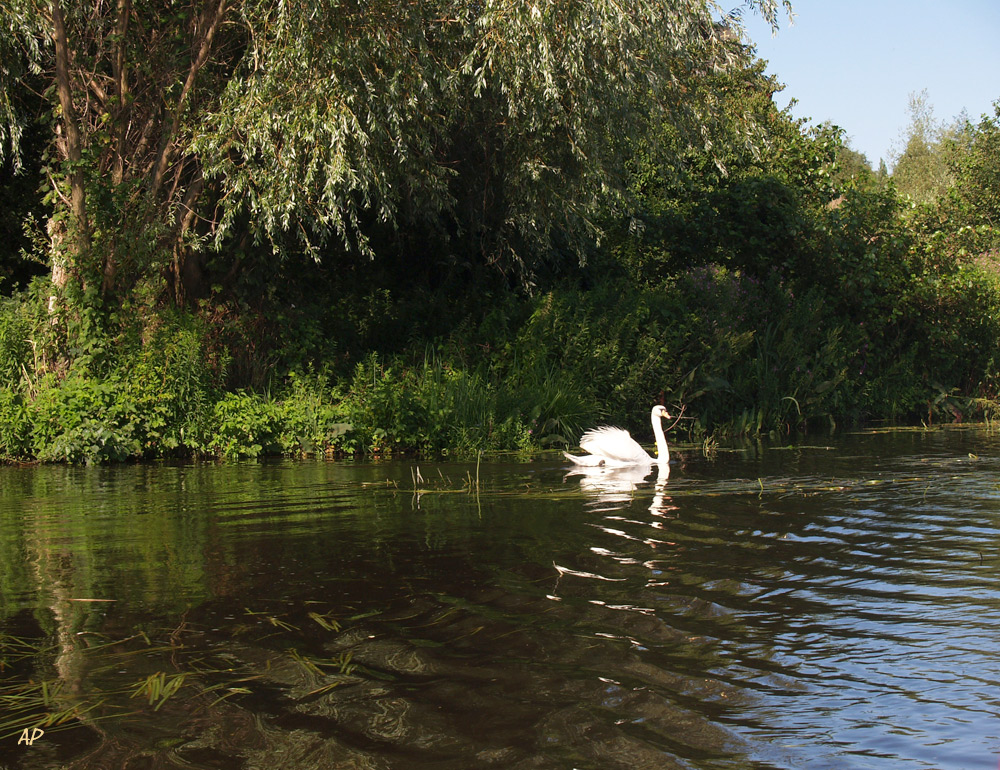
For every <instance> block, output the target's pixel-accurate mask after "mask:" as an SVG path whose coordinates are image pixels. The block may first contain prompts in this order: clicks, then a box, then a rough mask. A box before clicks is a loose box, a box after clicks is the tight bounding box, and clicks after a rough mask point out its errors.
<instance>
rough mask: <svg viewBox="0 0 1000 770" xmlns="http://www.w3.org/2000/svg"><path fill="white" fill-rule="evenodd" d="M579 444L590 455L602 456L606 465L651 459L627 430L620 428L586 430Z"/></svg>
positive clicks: (639, 462) (646, 461)
mask: <svg viewBox="0 0 1000 770" xmlns="http://www.w3.org/2000/svg"><path fill="white" fill-rule="evenodd" d="M580 446H581V447H582V448H583V449H584V450H586V451H587V452H590V454H591V455H594V456H596V457H600V458H603V459H604V461H605V464H607V465H640V464H643V463H647V464H648V463H651V462H652V461H653V460H652V458H651V457H650V456H649V455H648V454H646V450H645V449H643V448H642V447H641V446H639V444H638V443H636V441H635V439H633V438H632V437H631V436H630V435H629V433H628V431H627V430H622V429H621V428H607V427H605V428H594V429H593V430H588V431H587V432H586V433H584V434H583V437H582V438H581V439H580Z"/></svg>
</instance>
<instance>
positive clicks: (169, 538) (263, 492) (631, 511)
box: [0, 429, 1000, 770]
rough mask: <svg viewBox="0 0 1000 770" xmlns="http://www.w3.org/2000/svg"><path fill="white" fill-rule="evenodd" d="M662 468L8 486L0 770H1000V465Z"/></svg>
mask: <svg viewBox="0 0 1000 770" xmlns="http://www.w3.org/2000/svg"><path fill="white" fill-rule="evenodd" d="M679 454H680V459H681V462H680V463H678V464H675V465H674V466H673V468H672V471H671V475H670V478H669V479H668V480H666V481H665V482H664V481H663V480H660V479H657V477H656V472H655V471H654V472H653V474H651V475H650V476H649V477H648V478H646V479H639V478H629V477H628V475H620V474H619V475H603V476H602V475H598V476H582V477H581V476H569V477H567V476H566V468H565V465H564V464H563V463H562V462H560V461H558V460H555V459H551V458H549V459H542V460H535V461H533V462H528V463H515V462H489V463H487V462H485V461H484V462H483V464H482V465H481V466H480V467H479V468H478V470H477V468H476V465H475V464H474V463H473V464H457V463H441V464H436V463H430V462H421V463H419V471H420V474H421V478H422V480H418V479H416V477H415V475H416V465H418V464H417V463H414V462H397V463H383V464H350V463H267V464H260V465H237V466H215V465H197V466H184V467H173V466H142V467H120V468H64V467H37V468H27V469H19V468H0V633H2V634H3V637H2V641H0V736H2V737H0V768H4V769H5V770H6V768H57V767H60V768H61V767H69V768H109V769H113V768H248V769H249V768H267V769H268V770H277V769H278V768H456V769H458V768H492V767H498V768H657V769H660V768H668V769H669V768H718V769H720V770H722V769H735V768H740V769H743V768H878V769H880V770H881V769H883V768H884V769H885V770H889V768H892V769H893V770H895V769H896V768H904V769H906V768H934V769H935V770H950V769H952V768H954V769H955V770H959V769H960V770H977V769H978V768H982V769H983V770H996V768H997V767H998V761H1000V437H998V436H997V435H996V434H991V433H989V432H987V431H984V430H979V429H955V430H943V431H936V432H924V431H904V432H895V433H886V434H874V435H856V436H846V437H838V438H834V439H821V440H819V443H812V444H810V445H801V446H798V447H792V448H765V449H761V448H755V449H753V450H746V451H720V452H719V453H718V454H717V455H716V456H715V457H714V458H706V457H704V456H703V455H702V454H701V453H700V451H697V450H688V451H684V452H681V453H679ZM477 473H478V484H477V482H476V477H477ZM45 720H47V722H48V723H44V722H45ZM56 722H59V724H56ZM36 724H42V727H41V728H39V729H40V730H42V731H43V734H41V735H38V737H37V739H36V740H35V741H34V742H33V743H32V744H31V745H30V746H29V745H28V744H27V742H26V741H25V740H24V733H23V732H22V731H23V730H24V729H25V728H26V727H33V726H34V725H36ZM30 735H31V732H30V730H29V736H30ZM19 741H20V742H19Z"/></svg>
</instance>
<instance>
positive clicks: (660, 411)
mask: <svg viewBox="0 0 1000 770" xmlns="http://www.w3.org/2000/svg"><path fill="white" fill-rule="evenodd" d="M653 417H662V418H669V417H670V412H668V411H667V408H666V407H664V406H660V405H659V404H657V405H656V406H654V407H653Z"/></svg>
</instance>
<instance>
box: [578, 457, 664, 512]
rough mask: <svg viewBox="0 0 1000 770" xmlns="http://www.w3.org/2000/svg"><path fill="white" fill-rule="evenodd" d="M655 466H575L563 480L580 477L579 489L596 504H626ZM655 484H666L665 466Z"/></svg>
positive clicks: (659, 472)
mask: <svg viewBox="0 0 1000 770" xmlns="http://www.w3.org/2000/svg"><path fill="white" fill-rule="evenodd" d="M654 470H656V466H655V465H633V466H629V467H626V468H614V467H606V466H600V465H599V466H586V465H577V466H574V467H573V468H571V469H570V470H569V472H567V474H566V476H565V477H564V480H567V479H570V478H572V477H574V476H579V477H580V489H581V490H583V491H584V492H586V493H587V494H589V495H590V496H592V497H593V498H594V500H595V501H596V502H598V503H627V502H629V501H630V500H632V498H633V496H634V493H635V491H636V489H638V488H639V487H641V486H645V484H646V483H647V482H646V479H647V478H648V477H649V476H650V474H651V473H653V471H654ZM657 472H658V474H659V475H658V478H657V484H660V483H661V482H662V483H663V484H666V479H667V476H669V474H670V470H669V468H668V467H667V466H663V468H661V469H659V470H658V471H657Z"/></svg>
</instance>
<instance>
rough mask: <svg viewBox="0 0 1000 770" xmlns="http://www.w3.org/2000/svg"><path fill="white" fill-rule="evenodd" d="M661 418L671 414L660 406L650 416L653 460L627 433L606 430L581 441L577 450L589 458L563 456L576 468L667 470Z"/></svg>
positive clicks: (668, 458)
mask: <svg viewBox="0 0 1000 770" xmlns="http://www.w3.org/2000/svg"><path fill="white" fill-rule="evenodd" d="M664 417H670V414H669V413H668V412H667V410H666V409H665V408H664V407H662V406H654V407H653V411H652V412H651V413H650V415H649V419H650V421H651V422H652V423H653V435H655V436H656V457H655V458H654V457H650V456H649V455H648V454H646V450H645V449H643V448H642V447H641V446H639V444H638V443H637V442H636V440H635V439H634V438H632V437H631V436H630V435H629V432H628V431H627V430H622V429H621V428H609V427H603V428H594V429H593V430H588V431H587V432H586V433H584V434H583V436H582V437H581V438H580V447H581V448H582V449H583V450H584V451H586V452H589V454H586V455H583V456H580V455H571V454H569V453H568V452H563V455H564V456H565V457H566V459H567V460H571V461H573V462H574V463H576V464H577V465H586V466H590V467H594V466H603V467H605V468H626V467H628V466H633V465H645V466H647V467H649V466H650V465H653V464H654V463H655V464H657V465H659V466H660V467H661V468H668V466H667V463H669V462H670V449H669V448H668V447H667V439H666V438H665V437H664V435H663V423H661V422H660V420H661V419H662V418H664Z"/></svg>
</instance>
